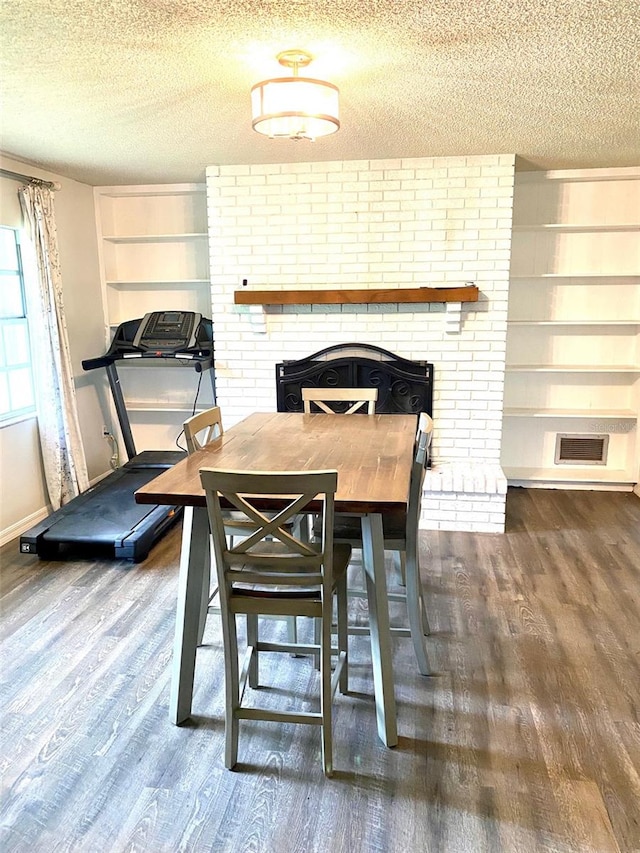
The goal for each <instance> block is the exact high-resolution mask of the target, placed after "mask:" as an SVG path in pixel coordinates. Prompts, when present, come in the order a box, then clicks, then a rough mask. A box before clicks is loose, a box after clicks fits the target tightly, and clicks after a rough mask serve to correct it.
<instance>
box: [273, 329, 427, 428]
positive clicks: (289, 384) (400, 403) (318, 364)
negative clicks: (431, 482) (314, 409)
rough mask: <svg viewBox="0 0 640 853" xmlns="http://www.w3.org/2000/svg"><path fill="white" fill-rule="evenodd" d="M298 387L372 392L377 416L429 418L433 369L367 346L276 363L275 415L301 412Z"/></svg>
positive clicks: (340, 346)
mask: <svg viewBox="0 0 640 853" xmlns="http://www.w3.org/2000/svg"><path fill="white" fill-rule="evenodd" d="M301 388H377V389H378V399H377V402H376V412H377V413H378V414H418V413H420V412H427V414H429V415H431V414H433V412H432V408H433V365H432V364H429V363H428V362H426V361H409V360H408V359H406V358H401V356H399V355H395V354H394V353H392V352H389V351H388V350H385V349H381V348H380V347H376V346H373V345H371V344H357V343H356V344H338V345H337V346H332V347H327V348H326V349H323V350H320V351H319V352H316V353H313V355H310V356H307V358H302V359H298V360H297V361H283V362H281V363H280V364H276V389H277V405H278V411H279V412H301V411H302V409H303V406H302V394H301V391H300V389H301ZM336 410H337V411H339V409H338V408H337V407H336Z"/></svg>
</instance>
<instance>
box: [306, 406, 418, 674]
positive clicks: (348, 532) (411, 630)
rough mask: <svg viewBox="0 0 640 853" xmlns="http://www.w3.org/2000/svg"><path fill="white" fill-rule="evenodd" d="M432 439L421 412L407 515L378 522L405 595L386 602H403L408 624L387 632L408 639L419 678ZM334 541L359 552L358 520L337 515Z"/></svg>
mask: <svg viewBox="0 0 640 853" xmlns="http://www.w3.org/2000/svg"><path fill="white" fill-rule="evenodd" d="M432 435H433V421H432V419H431V418H430V417H429V415H427V414H426V413H424V412H423V413H422V414H421V415H420V417H419V420H418V431H417V434H416V444H415V456H414V462H413V468H412V471H411V482H410V486H409V500H408V503H407V512H406V514H405V513H403V514H402V515H400V516H394V515H384V516H383V519H382V521H383V533H384V548H385V551H394V552H396V553H397V554H398V555H399V558H400V562H401V567H402V570H401V577H402V580H403V582H404V584H405V592H401V593H400V592H399V593H389V594H388V598H389V600H390V601H402V602H406V607H407V616H408V624H409V627H408V628H401V627H393V628H392V629H391V631H392V633H393V634H395V635H400V636H410V637H411V639H412V641H413V648H414V651H415V655H416V660H417V663H418V669H419V671H420V672H421V673H422V675H429V674H430V672H431V669H430V666H429V659H428V656H427V649H426V645H425V639H424V638H425V635H428V634H429V633H430V628H429V621H428V618H427V612H426V607H425V603H424V595H423V591H422V582H421V580H420V563H419V547H418V529H419V528H418V524H419V520H420V507H421V501H422V491H423V486H424V478H425V473H426V468H427V463H428V461H429V447H430V445H431V438H432ZM314 532H315V529H314ZM334 541H335V542H343V543H348V544H349V545H351V547H352V548H357V549H361V548H362V532H361V526H360V518H359V517H358V516H352V515H348V514H342V513H341V514H337V515H336V522H335V528H334ZM365 594H366V593H364V591H362V590H360V589H358V588H354V587H350V588H349V595H350V596H352V597H353V596H355V597H361V596H364V595H365ZM368 631H369V629H368V627H367V626H364V625H363V626H352V625H351V626H349V632H350V633H351V634H364V633H368Z"/></svg>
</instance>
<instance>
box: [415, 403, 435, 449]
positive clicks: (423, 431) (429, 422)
mask: <svg viewBox="0 0 640 853" xmlns="http://www.w3.org/2000/svg"><path fill="white" fill-rule="evenodd" d="M432 438H433V419H432V418H431V416H430V415H428V414H427V413H426V412H420V416H419V418H418V434H417V435H416V451H417V450H418V449H419V448H420V447H424V448H426V450H427V456H428V452H429V448H430V447H431V439H432Z"/></svg>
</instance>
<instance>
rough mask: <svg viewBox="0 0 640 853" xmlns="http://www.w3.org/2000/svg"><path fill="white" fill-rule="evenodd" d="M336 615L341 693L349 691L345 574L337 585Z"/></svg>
mask: <svg viewBox="0 0 640 853" xmlns="http://www.w3.org/2000/svg"><path fill="white" fill-rule="evenodd" d="M337 598H338V605H337V616H338V652H339V653H340V652H344V655H345V657H344V664H343V666H342V672H341V673H340V681H339V682H338V686H339V688H340V692H341V693H348V692H349V625H348V612H347V610H348V608H347V577H346V575H345V576H344V578H342V580H341V581H340V583H339V584H338V586H337Z"/></svg>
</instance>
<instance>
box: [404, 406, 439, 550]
mask: <svg viewBox="0 0 640 853" xmlns="http://www.w3.org/2000/svg"><path fill="white" fill-rule="evenodd" d="M432 435H433V420H432V419H431V417H430V416H429V415H428V414H426V412H422V413H421V414H420V417H419V419H418V432H417V434H416V443H415V455H414V457H413V466H412V468H411V481H410V484H409V502H408V505H407V537H409V536H411V535H413V536H417V531H418V521H419V519H420V508H421V504H422V492H423V488H424V478H425V475H426V472H427V464H428V462H429V446H430V445H431V438H432Z"/></svg>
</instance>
